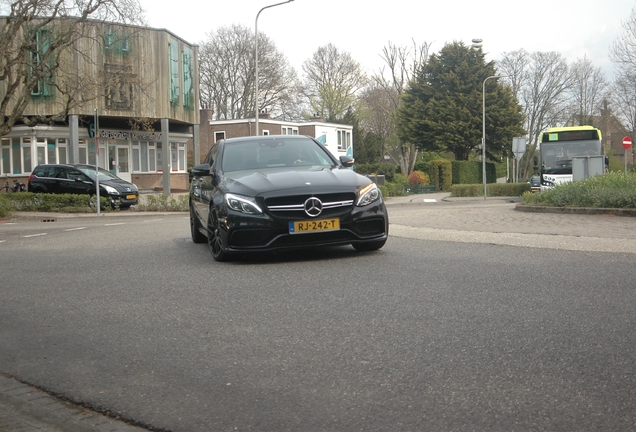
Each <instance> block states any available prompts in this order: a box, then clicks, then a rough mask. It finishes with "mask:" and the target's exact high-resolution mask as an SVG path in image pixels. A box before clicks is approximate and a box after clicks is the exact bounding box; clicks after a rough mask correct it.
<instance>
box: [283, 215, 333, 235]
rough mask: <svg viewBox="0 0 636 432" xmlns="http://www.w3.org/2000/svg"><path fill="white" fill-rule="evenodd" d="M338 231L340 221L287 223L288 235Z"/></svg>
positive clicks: (325, 220) (324, 220)
mask: <svg viewBox="0 0 636 432" xmlns="http://www.w3.org/2000/svg"><path fill="white" fill-rule="evenodd" d="M339 229H340V219H320V220H308V221H299V222H290V223H289V233H290V234H304V233H310V232H316V231H337V230H339Z"/></svg>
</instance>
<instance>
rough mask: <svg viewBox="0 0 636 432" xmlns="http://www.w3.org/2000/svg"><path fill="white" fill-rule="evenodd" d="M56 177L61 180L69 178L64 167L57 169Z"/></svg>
mask: <svg viewBox="0 0 636 432" xmlns="http://www.w3.org/2000/svg"><path fill="white" fill-rule="evenodd" d="M54 177H55V178H59V179H65V178H68V177H67V176H66V169H65V168H64V167H56V168H55V171H54Z"/></svg>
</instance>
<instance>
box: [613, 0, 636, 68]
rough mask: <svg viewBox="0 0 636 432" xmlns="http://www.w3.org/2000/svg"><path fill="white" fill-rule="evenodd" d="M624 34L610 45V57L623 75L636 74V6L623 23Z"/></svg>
mask: <svg viewBox="0 0 636 432" xmlns="http://www.w3.org/2000/svg"><path fill="white" fill-rule="evenodd" d="M623 30H624V32H623V34H622V35H621V36H620V37H619V38H618V39H616V40H615V41H614V43H613V44H612V46H611V47H610V59H611V60H612V62H614V66H616V69H617V70H618V72H619V74H620V75H621V76H623V77H627V76H632V77H633V76H636V8H634V9H632V12H631V14H630V16H629V18H628V19H627V21H626V22H624V23H623Z"/></svg>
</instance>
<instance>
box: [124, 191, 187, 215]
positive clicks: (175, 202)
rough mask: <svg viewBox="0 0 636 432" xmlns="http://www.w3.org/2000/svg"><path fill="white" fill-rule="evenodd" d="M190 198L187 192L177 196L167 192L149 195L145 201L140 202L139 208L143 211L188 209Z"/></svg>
mask: <svg viewBox="0 0 636 432" xmlns="http://www.w3.org/2000/svg"><path fill="white" fill-rule="evenodd" d="M189 199H190V197H189V195H187V194H183V195H178V196H177V197H176V198H175V197H174V196H172V195H167V194H159V195H147V196H146V197H145V202H144V203H141V204H139V205H138V206H137V209H138V210H141V211H173V212H179V211H188V210H189V204H190V201H189Z"/></svg>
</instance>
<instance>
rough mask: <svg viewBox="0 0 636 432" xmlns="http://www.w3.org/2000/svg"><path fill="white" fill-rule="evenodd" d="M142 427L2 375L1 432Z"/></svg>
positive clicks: (124, 431)
mask: <svg viewBox="0 0 636 432" xmlns="http://www.w3.org/2000/svg"><path fill="white" fill-rule="evenodd" d="M146 430H147V429H143V428H141V427H137V426H133V425H131V424H129V423H126V422H124V421H122V420H119V419H116V418H113V417H109V416H107V415H104V414H100V413H97V412H95V411H92V410H90V409H88V408H84V407H81V406H78V405H75V404H72V403H71V402H67V401H65V400H63V399H60V398H57V397H55V396H53V395H50V394H49V393H47V392H45V391H43V390H39V389H37V388H36V387H33V386H30V385H28V384H24V383H22V382H20V381H18V380H17V379H15V378H11V377H9V376H7V375H4V374H0V431H24V432H31V431H33V432H85V431H86V432H89V431H92V432H141V431H146Z"/></svg>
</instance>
